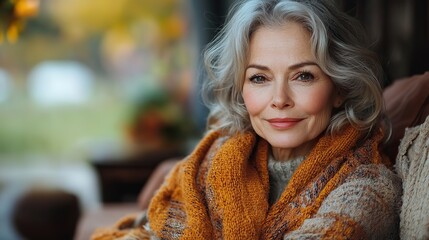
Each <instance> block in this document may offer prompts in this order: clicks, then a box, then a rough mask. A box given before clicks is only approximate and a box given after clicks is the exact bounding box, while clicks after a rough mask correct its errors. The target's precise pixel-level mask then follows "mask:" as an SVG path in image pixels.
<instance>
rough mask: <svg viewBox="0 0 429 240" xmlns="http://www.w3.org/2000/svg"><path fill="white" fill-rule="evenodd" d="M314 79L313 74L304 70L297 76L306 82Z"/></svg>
mask: <svg viewBox="0 0 429 240" xmlns="http://www.w3.org/2000/svg"><path fill="white" fill-rule="evenodd" d="M313 79H314V76H313V74H311V73H309V72H302V73H300V74H299V75H298V77H297V80H299V81H304V82H307V81H311V80H313Z"/></svg>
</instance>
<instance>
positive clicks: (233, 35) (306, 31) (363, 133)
mask: <svg viewBox="0 0 429 240" xmlns="http://www.w3.org/2000/svg"><path fill="white" fill-rule="evenodd" d="M363 36H364V33H363V31H362V29H361V28H360V27H359V24H358V23H356V22H355V21H354V20H352V19H350V18H349V17H348V16H347V15H345V14H343V13H341V12H339V11H338V10H337V9H336V8H335V6H334V5H333V4H329V3H327V2H322V1H290V0H268V1H264V0H250V1H245V2H242V3H240V4H238V5H236V6H235V8H234V11H233V14H232V15H231V17H230V18H229V21H228V23H227V24H226V25H225V27H224V29H223V31H222V32H221V34H220V35H219V36H218V37H217V38H216V39H215V41H214V42H213V43H212V44H211V45H210V46H209V48H208V49H207V51H206V54H205V64H206V68H207V72H208V77H209V80H208V81H207V82H206V84H205V87H204V90H205V96H206V97H207V98H206V99H207V102H208V104H209V107H210V109H211V113H210V118H209V122H210V123H211V124H210V130H209V131H208V132H207V134H206V136H205V137H204V138H203V139H202V140H201V142H200V143H199V145H198V146H197V147H196V149H195V150H194V151H193V152H192V153H191V154H190V155H189V156H188V157H187V158H186V159H184V160H183V161H181V162H179V163H178V164H177V165H176V166H175V168H174V169H173V170H172V171H171V172H170V174H169V176H168V178H167V179H166V181H165V182H164V184H163V186H162V187H161V188H160V190H159V191H158V192H157V194H156V195H155V197H154V198H153V199H152V201H151V204H150V206H149V209H148V211H147V217H148V222H147V223H146V224H145V225H144V224H143V223H141V224H140V225H139V226H137V227H135V228H132V229H131V230H126V231H125V230H122V232H121V231H120V230H117V231H116V232H114V234H116V236H122V235H125V237H124V238H125V239H139V238H141V239H144V238H149V237H152V238H155V239H156V238H160V239H302V238H305V239H368V238H371V239H395V238H397V234H398V233H397V229H398V213H397V209H398V208H399V207H398V204H399V203H400V194H401V187H400V180H399V178H398V177H397V176H396V175H394V174H393V172H391V171H390V170H389V168H388V167H389V166H388V165H389V164H388V162H389V161H388V160H387V159H385V158H384V157H383V154H382V153H381V152H380V151H379V149H380V144H382V142H383V139H384V134H383V128H382V127H381V126H382V124H381V123H380V122H381V120H380V119H381V112H382V109H383V102H382V97H381V87H380V83H379V81H380V78H381V77H380V72H381V70H380V65H379V63H378V62H377V61H376V60H375V58H374V54H373V53H372V52H371V51H369V50H368V49H367V48H366V46H365V42H364V39H363ZM386 165H387V166H386ZM143 225H144V226H143ZM107 233H108V232H104V234H103V232H99V233H98V235H97V234H96V235H95V238H97V236H98V239H109V237H113V235H114V234H113V233H112V232H110V235H109V234H107Z"/></svg>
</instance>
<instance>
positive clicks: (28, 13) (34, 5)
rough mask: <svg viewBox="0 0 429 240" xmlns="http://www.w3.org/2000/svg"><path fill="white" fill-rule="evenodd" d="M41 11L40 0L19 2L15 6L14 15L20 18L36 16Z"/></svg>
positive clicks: (19, 0)
mask: <svg viewBox="0 0 429 240" xmlns="http://www.w3.org/2000/svg"><path fill="white" fill-rule="evenodd" d="M38 10H39V0H18V1H17V2H16V4H15V8H14V14H15V16H16V17H18V18H26V17H32V16H35V15H36V14H37V13H38Z"/></svg>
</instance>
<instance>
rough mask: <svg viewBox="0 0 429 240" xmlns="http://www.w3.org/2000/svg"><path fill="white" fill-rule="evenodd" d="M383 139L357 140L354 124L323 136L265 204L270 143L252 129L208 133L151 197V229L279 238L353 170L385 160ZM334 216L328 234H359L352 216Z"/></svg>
mask: <svg viewBox="0 0 429 240" xmlns="http://www.w3.org/2000/svg"><path fill="white" fill-rule="evenodd" d="M381 139H382V134H381V133H380V132H377V133H376V134H374V135H373V136H372V137H370V138H368V139H367V140H365V141H361V136H360V132H359V131H357V130H356V129H354V128H353V127H348V128H346V129H344V130H343V131H342V132H341V134H339V135H337V136H335V137H332V136H325V137H323V138H321V139H320V140H319V141H318V143H317V144H316V146H315V147H314V149H313V150H312V151H311V153H310V154H309V156H308V157H307V159H305V160H304V161H303V162H302V164H301V165H300V166H299V167H298V169H297V170H296V171H295V173H294V174H293V176H292V177H291V179H290V181H289V183H288V185H287V186H286V188H285V190H284V192H283V193H282V195H281V196H280V199H279V200H278V201H277V202H276V203H275V204H274V205H272V206H271V207H270V206H269V204H268V195H269V176H268V170H267V161H268V147H269V146H268V143H267V142H266V141H264V140H262V139H260V138H257V137H256V135H255V134H254V133H252V132H246V133H244V134H239V135H236V136H233V137H230V138H227V137H222V136H220V133H218V132H211V133H209V134H208V135H207V136H206V137H205V138H204V139H203V140H202V141H201V142H200V144H199V146H198V147H197V148H196V150H195V151H194V152H193V153H192V154H191V155H190V156H189V157H188V158H187V159H185V160H184V161H182V162H181V163H179V164H178V165H177V166H176V167H175V169H174V170H173V171H172V172H171V174H170V175H169V177H168V178H167V180H166V182H165V183H164V185H163V186H162V187H161V189H160V190H159V191H158V193H157V194H156V196H155V197H154V198H153V199H152V202H151V204H150V206H149V211H148V213H149V222H150V226H151V228H152V230H153V231H154V232H155V233H156V235H157V236H158V237H160V238H162V239H178V238H180V239H281V238H282V237H283V236H284V235H285V234H286V233H287V232H290V231H292V230H294V229H297V228H298V227H299V226H301V225H302V224H303V222H304V220H306V219H309V218H311V217H312V216H313V215H315V214H316V212H317V210H318V209H319V208H320V206H321V204H322V202H323V200H324V199H325V198H326V197H327V196H328V195H329V194H330V193H331V192H332V191H333V190H334V189H335V188H336V187H337V186H339V185H340V184H341V183H342V182H344V180H345V179H346V178H347V177H348V176H349V175H350V174H351V173H352V172H353V171H354V170H356V168H357V167H358V166H360V165H362V164H371V163H374V164H380V163H382V161H383V159H382V158H381V156H380V154H379V152H378V146H379V143H380V140H381ZM333 219H334V220H333V221H334V224H332V225H331V226H333V228H334V229H332V230H331V231H332V232H339V231H338V229H340V230H341V232H342V234H343V235H344V238H352V237H357V238H359V237H363V236H362V235H363V230H362V229H361V228H360V227H358V226H357V225H358V224H357V223H355V222H354V221H353V220H352V219H345V218H341V217H340V216H336V218H333ZM335 229H336V230H337V231H335Z"/></svg>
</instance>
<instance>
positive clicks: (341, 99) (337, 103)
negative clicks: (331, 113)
mask: <svg viewBox="0 0 429 240" xmlns="http://www.w3.org/2000/svg"><path fill="white" fill-rule="evenodd" d="M343 102H344V97H343V96H342V95H341V94H340V93H339V91H337V92H336V93H335V97H334V107H335V108H339V107H341V105H343Z"/></svg>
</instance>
